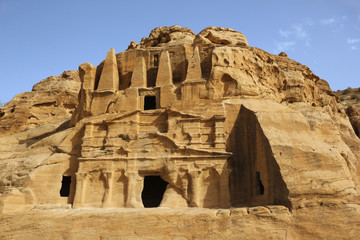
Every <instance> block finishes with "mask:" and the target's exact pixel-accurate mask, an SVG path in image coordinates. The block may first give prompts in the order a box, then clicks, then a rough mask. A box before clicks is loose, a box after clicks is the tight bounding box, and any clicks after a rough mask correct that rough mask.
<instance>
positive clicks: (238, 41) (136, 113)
mask: <svg viewBox="0 0 360 240" xmlns="http://www.w3.org/2000/svg"><path fill="white" fill-rule="evenodd" d="M54 93H56V94H54ZM44 94H48V95H49V98H52V100H51V101H50V100H47V99H45V98H44ZM48 102H50V103H51V104H46V103H48ZM34 103H35V105H34ZM70 103H71V104H70ZM38 104H43V105H46V106H42V105H38ZM40 107H42V108H44V107H47V108H46V109H40ZM75 107H76V109H75ZM12 108H14V109H15V111H13V112H11V109H12ZM18 109H22V112H19V110H18ZM24 109H29V110H27V112H25V110H24ZM74 109H75V110H74ZM356 111H357V110H356V109H355V108H354V110H353V111H352V112H351V113H349V111H348V112H347V113H348V114H349V115H350V118H351V121H352V122H351V123H350V121H349V118H348V115H347V113H346V111H345V108H344V107H343V106H342V105H341V104H340V103H339V99H338V97H337V96H336V95H335V94H334V92H333V91H332V90H331V89H330V87H329V85H328V83H327V82H326V81H325V80H322V79H320V78H319V77H318V76H316V75H315V74H314V73H312V71H311V70H310V69H309V68H308V67H307V66H304V65H302V64H300V63H297V62H295V61H294V60H291V59H289V58H288V57H287V55H286V54H285V53H281V54H279V55H278V56H277V55H272V54H270V53H267V52H265V51H263V50H261V49H258V48H255V47H250V46H249V43H248V42H247V40H246V37H245V36H244V35H243V34H242V33H240V32H236V31H234V30H232V29H227V28H218V27H209V28H206V29H204V30H203V31H201V32H200V33H199V34H197V35H195V33H194V32H193V31H192V30H190V29H187V28H182V27H179V26H173V27H160V28H156V29H154V30H152V32H151V33H150V35H149V37H148V38H143V39H142V40H141V42H140V43H139V44H137V43H135V42H132V43H131V44H130V46H129V48H128V50H126V51H124V52H121V53H118V54H116V53H115V50H114V49H111V50H109V52H108V53H107V55H106V58H105V60H104V61H103V62H102V63H100V64H99V65H98V66H94V65H92V64H90V63H83V64H81V65H80V66H79V71H78V72H76V71H69V72H65V73H64V74H63V75H61V76H59V77H50V78H48V79H46V80H43V81H42V82H40V83H38V84H37V85H35V86H34V89H33V91H32V92H31V93H24V94H20V95H18V96H16V97H15V98H14V99H13V100H12V101H11V102H10V103H8V104H7V105H6V106H5V107H4V108H1V110H0V113H5V114H2V117H1V118H0V127H1V128H0V129H2V131H3V134H2V135H1V137H0V153H1V154H0V169H1V171H0V194H1V195H0V212H1V215H0V226H1V229H2V231H1V232H0V237H1V238H2V239H24V238H26V239H31V238H33V239H38V238H43V239H54V238H60V239H79V238H86V239H155V238H156V239H159V238H161V239H193V238H196V239H356V238H357V236H359V234H360V206H359V180H360V179H359V176H360V166H359V160H360V139H359V138H358V136H356V134H355V132H356V131H358V130H356V129H357V128H356V126H358V125H356V124H354V119H356V116H358V113H357V112H356ZM16 112H19V115H15V113H16ZM45 112H46V113H50V116H51V117H50V116H49V114H47V115H46V114H45ZM20 113H21V114H20ZM51 113H53V114H51ZM11 114H13V115H11ZM30 114H32V115H36V117H37V120H36V121H30V119H31V118H29V116H30ZM352 114H353V115H352ZM351 116H354V117H351ZM14 124H15V127H12V126H13V125H14ZM16 124H17V125H16ZM354 129H355V131H354ZM357 134H358V132H357Z"/></svg>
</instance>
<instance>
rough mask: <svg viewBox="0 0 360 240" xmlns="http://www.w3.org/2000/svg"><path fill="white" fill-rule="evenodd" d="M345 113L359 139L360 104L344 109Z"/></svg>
mask: <svg viewBox="0 0 360 240" xmlns="http://www.w3.org/2000/svg"><path fill="white" fill-rule="evenodd" d="M346 113H347V114H348V116H349V118H350V122H351V125H352V126H353V128H354V131H355V133H356V135H357V136H358V137H359V138H360V104H355V105H353V106H350V107H348V108H347V109H346Z"/></svg>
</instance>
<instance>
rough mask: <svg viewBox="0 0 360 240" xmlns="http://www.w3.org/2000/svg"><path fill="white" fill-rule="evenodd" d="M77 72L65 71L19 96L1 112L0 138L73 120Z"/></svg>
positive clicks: (78, 88) (77, 84) (76, 100)
mask: <svg viewBox="0 0 360 240" xmlns="http://www.w3.org/2000/svg"><path fill="white" fill-rule="evenodd" d="M79 90H80V77H79V73H78V71H65V72H64V73H63V74H61V75H60V76H51V77H48V78H46V79H44V80H42V81H41V82H39V83H37V84H35V85H34V87H33V89H32V91H31V92H24V93H21V94H19V95H16V96H15V97H14V98H13V99H12V100H11V101H10V102H8V103H7V104H6V105H5V106H4V107H3V108H0V135H1V136H6V135H11V134H14V133H18V132H21V131H24V130H28V129H31V128H36V127H39V126H41V125H44V124H46V123H52V122H59V121H62V120H63V119H65V118H70V117H71V115H72V113H73V111H74V110H75V108H76V106H77V105H78V93H79Z"/></svg>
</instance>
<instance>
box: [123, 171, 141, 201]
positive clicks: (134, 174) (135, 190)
mask: <svg viewBox="0 0 360 240" xmlns="http://www.w3.org/2000/svg"><path fill="white" fill-rule="evenodd" d="M125 176H126V177H127V178H128V187H127V198H126V207H129V208H143V207H144V205H143V204H142V201H141V190H142V189H139V187H138V185H139V181H142V178H141V177H140V176H139V174H138V171H127V172H126V173H125Z"/></svg>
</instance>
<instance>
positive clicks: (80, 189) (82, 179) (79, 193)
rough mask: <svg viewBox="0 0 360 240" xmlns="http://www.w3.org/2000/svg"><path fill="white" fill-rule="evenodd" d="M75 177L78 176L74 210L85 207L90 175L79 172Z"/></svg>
mask: <svg viewBox="0 0 360 240" xmlns="http://www.w3.org/2000/svg"><path fill="white" fill-rule="evenodd" d="M75 176H76V191H75V197H74V203H73V208H79V207H83V205H84V203H85V196H86V187H87V178H88V173H87V172H85V173H82V172H77V173H75Z"/></svg>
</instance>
